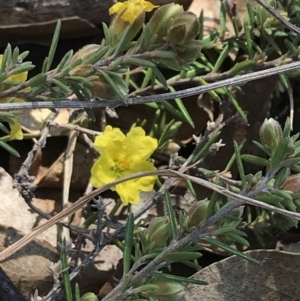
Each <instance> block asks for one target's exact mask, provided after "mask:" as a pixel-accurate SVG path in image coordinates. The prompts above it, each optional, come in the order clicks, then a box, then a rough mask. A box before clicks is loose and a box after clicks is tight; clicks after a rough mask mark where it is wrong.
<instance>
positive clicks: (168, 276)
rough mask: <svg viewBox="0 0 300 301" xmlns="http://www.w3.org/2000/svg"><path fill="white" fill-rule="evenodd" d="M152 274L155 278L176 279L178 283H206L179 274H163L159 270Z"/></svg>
mask: <svg viewBox="0 0 300 301" xmlns="http://www.w3.org/2000/svg"><path fill="white" fill-rule="evenodd" d="M153 276H154V277H155V278H161V279H168V280H174V281H178V282H180V283H193V284H198V285H207V284H208V283H207V282H205V281H202V280H199V279H194V278H186V277H181V276H177V275H171V274H165V273H161V272H154V273H153Z"/></svg>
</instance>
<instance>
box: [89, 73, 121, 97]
mask: <svg viewBox="0 0 300 301" xmlns="http://www.w3.org/2000/svg"><path fill="white" fill-rule="evenodd" d="M92 83H93V86H92V87H91V92H92V96H94V97H98V98H100V99H105V100H118V99H119V98H120V97H119V95H118V94H117V93H116V92H115V90H114V89H113V88H112V87H111V86H110V85H109V84H108V83H107V82H106V81H105V79H103V78H101V77H99V78H98V79H97V80H93V81H92Z"/></svg>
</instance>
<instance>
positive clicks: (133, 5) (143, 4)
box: [109, 0, 158, 24]
mask: <svg viewBox="0 0 300 301" xmlns="http://www.w3.org/2000/svg"><path fill="white" fill-rule="evenodd" d="M156 7H158V5H153V4H152V3H151V2H149V1H145V0H128V1H125V2H123V3H121V2H117V3H116V4H114V5H113V6H112V7H111V8H110V9H109V14H110V15H112V14H114V13H118V14H121V13H122V16H121V19H122V20H123V21H125V22H128V23H130V24H133V22H134V21H135V19H136V18H137V17H138V16H139V14H140V13H141V12H143V11H146V12H151V11H152V10H153V9H154V8H156Z"/></svg>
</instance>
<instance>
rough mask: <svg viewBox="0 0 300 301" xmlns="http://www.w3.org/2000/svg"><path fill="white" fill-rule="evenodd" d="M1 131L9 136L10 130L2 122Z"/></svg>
mask: <svg viewBox="0 0 300 301" xmlns="http://www.w3.org/2000/svg"><path fill="white" fill-rule="evenodd" d="M0 130H1V131H3V132H4V133H5V134H9V130H8V128H7V127H6V126H5V125H4V124H3V123H2V122H0Z"/></svg>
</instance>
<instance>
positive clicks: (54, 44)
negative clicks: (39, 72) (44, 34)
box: [45, 20, 61, 72]
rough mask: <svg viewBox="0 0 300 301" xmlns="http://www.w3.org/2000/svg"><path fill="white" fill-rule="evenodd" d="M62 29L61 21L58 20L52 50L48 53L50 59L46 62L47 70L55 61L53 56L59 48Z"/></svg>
mask: <svg viewBox="0 0 300 301" xmlns="http://www.w3.org/2000/svg"><path fill="white" fill-rule="evenodd" d="M60 30H61V21H60V20H58V21H57V24H56V28H55V31H54V35H53V38H52V43H51V46H50V50H49V54H48V60H47V63H46V70H45V71H46V72H47V71H49V70H50V67H51V64H52V62H53V58H54V55H55V52H56V48H57V44H58V40H59V34H60Z"/></svg>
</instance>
